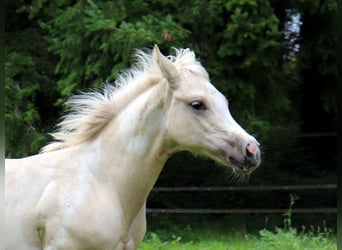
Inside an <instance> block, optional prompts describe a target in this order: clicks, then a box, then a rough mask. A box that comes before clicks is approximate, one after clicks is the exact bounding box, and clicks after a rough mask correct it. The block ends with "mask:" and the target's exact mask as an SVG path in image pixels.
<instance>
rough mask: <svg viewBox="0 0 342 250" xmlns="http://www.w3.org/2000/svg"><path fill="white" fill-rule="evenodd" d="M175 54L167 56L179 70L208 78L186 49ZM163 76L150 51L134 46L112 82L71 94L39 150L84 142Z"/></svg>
mask: <svg viewBox="0 0 342 250" xmlns="http://www.w3.org/2000/svg"><path fill="white" fill-rule="evenodd" d="M175 52H176V55H175V56H168V59H169V60H170V61H171V62H172V63H173V64H174V65H175V67H176V69H177V70H178V71H179V72H180V73H181V72H184V71H191V72H193V73H195V74H198V75H200V76H202V77H204V78H206V79H208V78H209V77H208V73H207V72H206V70H205V69H204V68H203V66H202V65H201V64H200V63H199V62H198V61H197V60H196V58H195V53H194V52H192V51H190V50H189V49H175ZM162 78H163V75H162V73H161V71H160V70H159V68H158V64H157V62H156V60H155V58H154V57H153V54H152V52H151V51H147V52H144V51H141V50H137V53H136V60H135V65H134V66H133V67H132V68H131V69H129V70H126V71H124V72H123V73H121V74H120V75H119V76H118V78H117V80H116V81H115V86H113V85H111V84H106V85H105V86H104V88H103V90H102V91H92V92H89V93H82V94H80V95H75V96H73V97H71V98H70V99H69V100H68V101H67V104H68V105H69V106H70V111H69V113H68V114H66V115H65V116H64V117H63V118H62V121H61V122H60V123H58V124H57V131H56V132H55V133H52V134H51V135H52V137H53V138H54V140H55V141H54V142H52V143H50V144H48V145H47V146H45V147H43V148H42V149H41V152H43V153H44V152H49V151H55V150H59V149H62V148H66V147H70V146H72V145H76V144H79V143H82V142H85V141H87V140H89V139H91V138H92V137H94V136H95V135H96V134H97V133H98V132H99V131H100V130H101V129H102V128H103V127H104V126H106V125H107V124H108V122H109V121H111V119H113V118H114V117H115V116H116V114H117V113H118V112H120V110H122V109H123V108H124V107H125V106H126V105H127V104H128V103H129V102H130V101H132V100H133V99H134V98H135V97H136V96H138V95H139V94H140V93H142V92H143V91H144V90H146V89H148V88H149V87H150V86H152V85H154V84H156V83H158V82H159V81H160V80H161V79H162Z"/></svg>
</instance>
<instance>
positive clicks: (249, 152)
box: [246, 143, 258, 158]
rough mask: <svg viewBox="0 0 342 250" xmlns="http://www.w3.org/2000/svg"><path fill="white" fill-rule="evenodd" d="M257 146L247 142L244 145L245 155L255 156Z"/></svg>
mask: <svg viewBox="0 0 342 250" xmlns="http://www.w3.org/2000/svg"><path fill="white" fill-rule="evenodd" d="M257 150H258V148H257V146H256V145H255V144H254V143H248V144H247V146H246V155H247V156H248V157H251V158H252V157H255V155H256V152H257Z"/></svg>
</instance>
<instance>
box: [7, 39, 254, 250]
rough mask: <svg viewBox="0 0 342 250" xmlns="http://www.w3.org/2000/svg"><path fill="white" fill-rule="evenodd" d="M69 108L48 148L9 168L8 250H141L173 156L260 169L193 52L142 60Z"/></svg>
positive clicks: (241, 170)
mask: <svg viewBox="0 0 342 250" xmlns="http://www.w3.org/2000/svg"><path fill="white" fill-rule="evenodd" d="M67 104H68V105H69V107H70V111H69V112H67V113H66V115H65V116H64V117H63V118H62V119H61V121H60V122H59V123H58V125H57V127H56V131H55V132H54V133H53V134H52V136H53V141H52V142H51V143H50V144H47V145H46V146H45V147H43V148H42V149H41V151H40V152H39V153H38V154H36V155H32V156H28V157H25V158H21V159H7V160H6V161H5V166H6V186H5V188H6V194H5V198H6V200H5V201H6V209H5V216H6V217H5V218H6V234H5V239H6V249H8V250H9V249H11V250H14V249H15V250H29V249H30V250H42V249H44V250H55V249H58V250H60V249H68V250H70V249H73V250H81V249H82V250H88V249H89V250H90V249H99V250H109V249H110V250H132V249H136V248H137V247H138V245H139V244H140V242H141V241H142V240H143V238H144V235H145V233H146V199H147V197H148V195H149V193H150V191H151V190H152V188H153V185H154V184H155V182H156V180H157V178H158V176H159V174H160V172H161V170H162V168H163V166H164V164H165V162H166V161H167V159H168V158H170V156H171V155H173V154H174V153H176V152H180V151H189V152H193V153H195V154H200V155H204V156H206V157H209V158H211V159H213V160H215V161H216V162H218V163H219V164H221V165H223V166H224V167H226V168H227V169H231V170H232V172H233V173H235V174H236V175H237V176H238V175H242V174H249V173H251V172H252V171H253V170H255V169H256V168H257V167H258V166H259V164H260V147H259V143H258V142H257V140H256V139H255V137H253V136H252V135H250V134H248V133H247V132H246V131H245V130H244V129H243V128H242V127H241V126H240V125H239V124H238V123H237V122H236V121H235V120H234V118H233V117H232V116H231V114H230V111H229V108H228V102H227V99H226V98H225V97H224V95H223V94H222V93H221V92H219V91H218V90H217V89H216V88H215V87H214V86H213V85H212V83H211V82H210V80H209V75H208V73H207V71H206V70H205V68H204V67H203V66H202V64H201V63H200V61H199V60H198V59H196V56H195V53H194V52H193V51H191V50H190V49H177V48H175V54H174V55H170V56H164V55H163V54H162V53H161V52H160V50H159V48H158V46H157V45H155V46H154V48H153V49H152V50H137V52H136V60H135V64H134V65H133V66H132V67H131V68H130V69H128V70H126V71H124V72H122V73H121V74H119V76H118V77H117V79H116V81H115V82H114V84H109V83H107V84H104V85H103V87H102V88H101V90H92V91H89V92H88V93H84V92H83V93H80V94H77V95H74V96H73V97H71V98H70V99H69V101H67Z"/></svg>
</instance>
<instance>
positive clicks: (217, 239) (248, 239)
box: [139, 228, 337, 250]
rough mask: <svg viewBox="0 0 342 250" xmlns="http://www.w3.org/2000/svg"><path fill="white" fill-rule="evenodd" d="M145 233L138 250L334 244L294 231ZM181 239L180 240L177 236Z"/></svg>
mask: <svg viewBox="0 0 342 250" xmlns="http://www.w3.org/2000/svg"><path fill="white" fill-rule="evenodd" d="M165 234H166V232H165V231H164V232H163V231H159V232H156V233H153V232H149V233H148V234H147V236H146V238H145V240H144V242H143V243H142V244H141V245H140V247H139V250H175V249H180V250H336V249H337V246H336V240H335V238H334V236H333V235H330V234H329V233H326V232H325V233H314V232H312V233H305V232H304V233H298V232H297V231H296V230H295V229H290V230H284V229H276V230H275V231H274V232H271V231H268V230H260V231H259V234H257V235H249V234H245V235H243V234H240V233H235V234H234V233H227V234H222V233H217V232H213V231H210V230H209V231H208V230H202V229H198V230H193V229H190V228H188V229H182V230H178V234H177V233H176V232H172V233H171V234H170V235H169V236H168V237H166V236H165ZM180 235H182V236H180Z"/></svg>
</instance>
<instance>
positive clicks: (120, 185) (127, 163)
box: [98, 84, 173, 214]
mask: <svg viewBox="0 0 342 250" xmlns="http://www.w3.org/2000/svg"><path fill="white" fill-rule="evenodd" d="M165 88H166V87H165V84H158V85H154V86H152V87H151V88H149V89H148V90H146V91H145V92H144V93H142V94H141V95H139V97H137V98H136V99H135V100H134V101H132V102H131V103H129V104H128V105H127V107H126V108H125V110H123V111H122V112H121V113H120V114H119V115H118V117H117V118H115V120H113V121H112V122H111V123H110V124H109V125H108V126H107V127H106V129H105V131H104V132H103V133H102V134H101V136H100V143H101V147H102V153H101V160H100V164H99V166H98V167H99V170H100V171H99V173H100V176H101V178H102V180H103V181H104V182H106V184H107V185H106V186H107V187H108V188H110V189H114V191H116V192H117V194H118V195H119V199H120V200H121V204H122V206H123V209H125V210H124V211H125V213H126V212H127V213H128V214H129V213H132V214H134V213H136V212H137V209H140V207H141V206H142V204H143V202H144V201H145V200H146V198H147V196H148V194H149V192H150V191H151V189H152V187H153V185H154V183H155V182H156V180H157V178H158V176H159V174H160V172H161V170H162V167H163V165H164V164H165V162H166V160H167V159H168V157H169V156H170V155H171V154H172V153H173V150H172V147H171V145H170V143H169V142H168V139H167V135H166V129H165V119H166V113H165V108H164V96H165V94H164V93H165Z"/></svg>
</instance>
